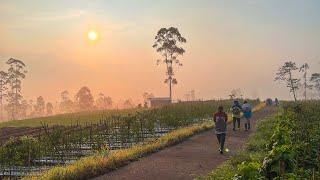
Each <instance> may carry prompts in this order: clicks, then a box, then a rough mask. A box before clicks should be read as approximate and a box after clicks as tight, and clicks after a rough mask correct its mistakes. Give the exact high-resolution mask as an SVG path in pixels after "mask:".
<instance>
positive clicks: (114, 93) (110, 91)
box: [0, 0, 320, 102]
mask: <svg viewBox="0 0 320 180" xmlns="http://www.w3.org/2000/svg"><path fill="white" fill-rule="evenodd" d="M319 19H320V1H317V0H313V1H312V0H310V1H299V0H290V1H289V0H288V1H284V0H283V1H278V0H265V1H263V0H234V1H224V0H197V1H195V0H194V1H192V0H163V1H161V2H160V1H150V0H127V1H125V0H113V1H111V0H105V1H102V0H101V1H99V0H90V1H89V0H87V1H84V0H82V1H71V0H70V1H65V0H57V1H49V0H48V1H45V0H43V1H35V0H24V1H23V0H1V2H0V59H1V64H0V65H1V69H2V70H4V69H5V68H6V66H5V61H6V60H8V59H9V58H10V57H13V58H17V59H21V60H23V61H24V62H25V63H26V64H27V69H28V74H27V77H26V80H25V81H23V87H24V88H23V94H24V96H25V98H27V99H35V98H36V97H37V96H39V95H42V96H44V97H45V99H47V100H50V101H53V102H54V101H56V100H58V99H59V95H60V92H61V91H63V90H68V91H69V92H70V93H71V94H73V95H74V94H75V93H76V91H77V90H78V89H79V88H80V87H82V86H88V87H89V88H90V89H91V90H92V92H93V94H94V95H95V96H96V95H97V94H98V93H100V92H103V93H104V94H106V95H108V96H111V97H112V98H113V99H114V100H115V101H118V100H123V99H126V98H132V99H133V100H139V99H141V95H142V93H143V92H145V91H146V92H152V93H154V94H155V95H156V96H167V94H168V88H167V85H166V84H164V83H163V81H164V79H165V69H164V67H160V66H157V65H156V59H158V58H159V57H160V56H159V55H158V54H157V53H156V52H155V50H154V49H153V48H152V44H153V42H154V36H155V34H156V32H157V31H158V30H159V29H160V28H161V27H170V26H175V27H178V28H179V30H180V32H181V33H182V35H183V36H184V37H185V38H186V39H187V44H186V45H185V46H184V47H185V49H186V53H185V55H184V56H183V57H182V58H181V59H182V60H183V64H184V66H183V67H181V68H179V70H178V71H177V73H176V77H177V79H178V85H176V86H175V87H174V92H173V96H174V98H175V99H176V98H181V99H183V98H184V95H185V94H186V93H187V91H190V90H192V89H194V90H195V92H196V96H197V97H198V98H205V99H208V98H220V97H221V98H227V97H228V94H229V93H230V91H231V90H232V89H234V88H240V89H242V91H243V92H244V95H245V97H261V98H266V97H280V98H286V99H287V98H291V97H290V95H289V94H288V90H287V89H286V88H285V85H281V84H279V83H275V82H274V81H273V79H274V75H275V73H276V70H277V69H278V67H279V66H280V65H281V64H283V63H284V62H285V61H287V60H293V61H296V62H297V63H298V64H302V63H303V62H308V63H309V64H310V66H311V69H310V73H311V72H316V71H317V72H319V71H320V45H319V43H320V20H319ZM91 29H94V30H95V31H97V33H98V35H99V38H98V41H96V42H94V43H92V42H90V41H89V40H88V38H87V33H88V31H89V30H91Z"/></svg>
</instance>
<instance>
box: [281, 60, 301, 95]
mask: <svg viewBox="0 0 320 180" xmlns="http://www.w3.org/2000/svg"><path fill="white" fill-rule="evenodd" d="M296 70H298V67H297V66H296V63H294V62H292V61H289V62H285V63H284V65H282V66H281V67H280V68H279V70H278V72H277V74H276V78H275V81H283V82H285V83H286V84H287V87H288V88H289V90H290V92H291V93H292V94H293V98H294V101H297V95H296V92H297V90H298V89H299V86H300V79H298V78H294V74H293V73H294V72H295V71H296Z"/></svg>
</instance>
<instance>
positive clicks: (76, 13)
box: [28, 10, 86, 21]
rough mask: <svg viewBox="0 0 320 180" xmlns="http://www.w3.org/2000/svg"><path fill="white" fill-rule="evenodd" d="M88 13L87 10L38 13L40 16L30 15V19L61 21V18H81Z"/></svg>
mask: <svg viewBox="0 0 320 180" xmlns="http://www.w3.org/2000/svg"><path fill="white" fill-rule="evenodd" d="M84 14H86V11H83V10H73V11H70V12H67V13H66V14H59V15H56V13H55V14H45V15H41V16H40V15H38V16H33V17H29V18H28V20H31V21H61V20H69V19H75V18H79V17H81V16H83V15H84Z"/></svg>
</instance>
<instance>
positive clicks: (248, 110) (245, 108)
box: [242, 101, 252, 131]
mask: <svg viewBox="0 0 320 180" xmlns="http://www.w3.org/2000/svg"><path fill="white" fill-rule="evenodd" d="M242 112H243V116H244V118H245V120H246V122H245V124H244V128H245V130H246V131H248V130H249V129H250V128H251V125H250V119H251V117H252V107H251V105H250V104H249V103H248V101H244V102H243V105H242Z"/></svg>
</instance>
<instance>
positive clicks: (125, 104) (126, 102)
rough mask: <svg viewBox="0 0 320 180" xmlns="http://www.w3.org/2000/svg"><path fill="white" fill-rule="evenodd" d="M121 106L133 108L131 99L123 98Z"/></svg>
mask: <svg viewBox="0 0 320 180" xmlns="http://www.w3.org/2000/svg"><path fill="white" fill-rule="evenodd" d="M123 108H124V109H131V108H134V103H133V102H132V100H131V99H127V100H125V101H124V103H123Z"/></svg>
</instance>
